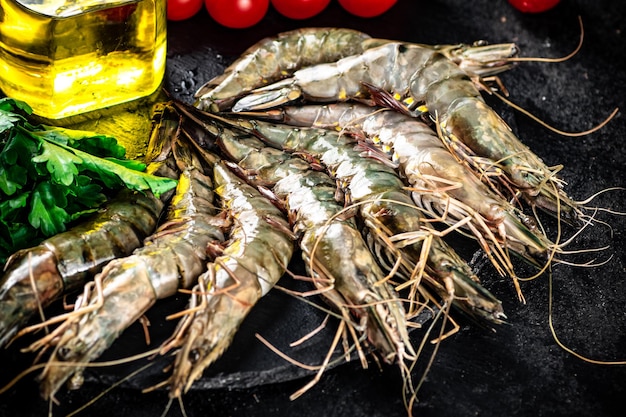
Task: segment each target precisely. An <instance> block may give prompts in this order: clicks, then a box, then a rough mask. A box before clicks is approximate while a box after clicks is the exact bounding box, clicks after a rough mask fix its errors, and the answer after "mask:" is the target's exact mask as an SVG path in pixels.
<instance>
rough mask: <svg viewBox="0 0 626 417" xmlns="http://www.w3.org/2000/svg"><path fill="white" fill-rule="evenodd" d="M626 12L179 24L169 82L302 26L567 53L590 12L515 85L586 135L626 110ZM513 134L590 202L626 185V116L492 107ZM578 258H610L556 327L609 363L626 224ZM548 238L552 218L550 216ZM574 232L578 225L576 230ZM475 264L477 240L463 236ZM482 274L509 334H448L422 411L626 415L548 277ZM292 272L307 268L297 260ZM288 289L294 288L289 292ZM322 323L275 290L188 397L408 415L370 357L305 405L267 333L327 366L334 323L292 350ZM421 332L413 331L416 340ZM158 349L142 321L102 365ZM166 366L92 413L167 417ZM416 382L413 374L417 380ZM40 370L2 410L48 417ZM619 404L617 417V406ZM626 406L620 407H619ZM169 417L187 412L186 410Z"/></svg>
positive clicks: (615, 369) (414, 12)
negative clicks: (517, 281)
mask: <svg viewBox="0 0 626 417" xmlns="http://www.w3.org/2000/svg"><path fill="white" fill-rule="evenodd" d="M625 11H626V3H624V2H616V1H609V0H602V1H594V2H589V1H584V0H578V1H574V0H570V1H568V0H563V1H561V4H560V5H559V6H557V7H556V8H555V9H553V10H551V11H549V12H547V13H543V14H537V15H524V14H521V13H519V12H517V11H515V10H514V9H513V8H512V7H511V6H509V4H508V3H507V2H506V1H504V0H497V1H494V0H476V1H471V2H470V1H458V0H440V1H432V2H425V1H420V2H417V1H413V0H399V1H398V4H397V5H396V6H395V7H394V8H393V9H392V10H391V11H390V12H389V13H387V14H385V15H383V16H381V17H378V18H374V19H360V18H356V17H353V16H350V15H348V14H347V13H345V12H344V11H342V10H341V9H340V8H339V6H338V5H337V4H336V2H332V4H331V5H330V6H329V8H328V9H327V10H326V11H325V12H324V13H323V14H321V15H319V16H317V17H315V18H313V19H310V20H306V21H292V20H287V19H285V18H282V17H281V16H279V15H277V14H276V13H275V12H274V11H273V10H270V12H269V14H268V16H267V17H266V19H265V20H264V21H263V22H262V23H260V24H259V25H257V26H255V27H254V28H251V29H246V30H229V29H225V28H222V27H219V26H217V25H216V24H215V23H214V22H213V21H212V20H211V19H210V18H209V17H208V15H207V14H206V13H205V12H204V11H203V12H201V13H200V14H199V15H198V16H196V17H195V18H193V19H191V20H189V21H185V22H178V23H170V24H169V28H168V29H169V53H168V74H167V79H166V81H165V87H166V88H167V89H168V90H169V91H170V92H172V94H173V95H175V96H176V97H177V98H180V99H182V100H184V101H187V102H191V101H192V98H191V97H192V94H193V92H194V91H195V90H196V89H197V88H198V87H199V86H200V85H201V84H202V83H204V82H205V81H207V80H208V79H210V78H211V77H213V76H215V75H217V74H219V73H221V72H222V70H223V69H224V68H225V66H226V65H228V64H229V63H230V62H231V61H232V60H233V59H234V58H235V57H237V56H238V54H240V53H241V52H242V51H243V50H244V49H245V48H247V47H248V46H250V45H251V44H253V43H254V42H256V41H257V40H259V39H261V38H262V37H265V36H270V35H273V34H275V33H277V32H281V31H284V30H289V29H293V28H296V27H302V26H344V27H351V28H356V29H360V30H363V31H365V32H368V33H370V34H371V35H373V36H377V37H385V38H391V39H400V40H406V41H416V42H421V43H431V44H432V43H457V42H471V41H474V40H479V39H484V40H487V41H489V42H491V43H496V42H509V41H514V42H516V43H517V44H518V45H519V47H520V49H521V52H522V55H524V56H563V55H566V54H567V53H569V52H570V51H572V50H573V49H574V47H575V46H576V44H577V42H578V36H579V28H578V20H577V18H578V16H580V17H581V18H582V20H583V23H584V26H585V41H584V45H583V48H582V50H581V51H580V52H579V53H578V55H576V56H575V57H574V58H572V59H571V60H569V61H567V62H564V63H559V64H547V63H523V64H520V65H519V66H518V67H517V68H515V69H514V70H512V71H510V72H508V73H505V74H503V75H502V77H501V78H502V80H503V81H504V83H505V85H506V86H507V88H508V89H509V92H510V98H511V99H512V100H513V101H515V102H516V103H517V104H519V105H521V106H522V107H524V108H526V109H527V110H529V111H530V112H532V113H534V114H536V115H538V116H539V117H541V118H542V119H543V120H545V121H547V122H548V123H550V124H552V125H554V126H557V127H559V128H562V129H564V130H569V131H581V130H585V129H589V128H590V127H592V126H594V125H595V124H597V123H598V122H600V121H601V120H603V119H604V118H605V117H606V116H607V115H608V114H609V113H610V112H611V111H612V110H613V109H614V108H615V107H620V108H626V106H625V104H626V103H625V102H624V101H625V100H624V97H625V96H626V67H625V66H624V64H623V60H624V56H625V52H626V43H625V42H624V33H623V32H624V30H625V29H626V28H625V26H626V20H625V19H624V18H625V17H626V13H625ZM490 103H491V104H493V105H494V107H496V108H497V109H498V111H499V112H500V114H501V115H502V116H503V117H504V118H505V120H506V121H507V122H508V123H509V124H510V125H511V127H512V128H513V130H514V131H515V132H517V133H518V135H519V136H520V137H521V138H522V139H523V140H524V141H525V143H526V144H527V145H528V146H530V147H531V149H533V150H534V151H535V152H536V153H537V154H538V155H540V156H541V157H542V158H544V160H545V161H546V162H547V163H548V164H549V165H557V164H562V165H563V166H564V168H563V171H562V176H563V178H564V179H565V180H566V181H567V182H568V190H569V192H570V193H571V194H572V195H573V196H574V197H575V198H577V199H584V198H586V197H588V196H590V195H592V194H594V193H596V192H598V191H600V190H603V189H605V188H608V187H626V178H625V172H626V170H625V169H624V168H625V161H626V150H624V147H623V143H622V140H623V138H624V136H625V135H626V124H625V123H624V117H623V114H621V113H620V114H618V116H617V117H616V118H615V119H614V120H612V121H611V122H610V123H609V124H608V125H607V126H606V127H605V128H603V129H602V130H601V131H599V132H597V133H594V134H592V135H589V136H585V137H582V138H567V137H562V136H559V135H556V134H553V133H551V132H549V131H547V130H546V129H545V128H543V127H541V126H539V125H538V124H537V123H535V122H533V121H531V120H530V119H528V118H527V117H525V116H523V115H521V114H520V113H518V112H516V111H514V110H512V109H510V108H508V107H506V106H504V105H502V104H501V103H498V102H495V101H493V100H490ZM625 196H626V193H625V192H623V191H613V192H609V193H606V194H603V195H601V196H600V197H598V198H597V199H596V200H595V202H596V203H597V204H598V205H600V206H604V207H611V208H613V209H615V210H621V211H626V198H625ZM598 218H599V219H600V220H602V221H603V222H607V223H608V224H610V225H611V227H609V226H607V225H604V224H602V223H600V222H598V223H597V224H596V225H594V226H593V227H589V228H587V229H586V230H585V231H584V232H583V233H582V234H581V235H580V236H578V237H577V238H576V240H575V241H574V243H572V244H571V245H570V248H571V249H581V248H598V247H605V246H606V247H607V248H606V249H605V250H603V251H601V252H597V253H595V254H581V255H578V256H572V257H571V259H572V260H573V261H575V262H585V261H588V260H591V259H596V260H597V262H601V261H604V260H607V262H606V263H605V264H603V265H601V266H597V267H593V268H585V267H575V266H568V265H558V266H556V267H555V268H554V271H553V274H552V284H553V288H552V290H553V317H552V318H553V325H554V328H555V330H556V332H557V335H558V337H559V339H560V341H561V342H563V343H564V344H565V345H567V347H568V348H570V349H573V350H574V351H575V352H578V353H579V354H581V355H585V356H587V357H590V358H594V359H597V360H606V361H611V360H624V359H626V348H625V347H626V314H625V313H624V302H625V301H626V295H625V294H626V280H625V272H626V259H625V249H624V246H625V238H624V233H625V232H626V217H624V216H619V215H607V214H605V213H598ZM546 221H547V225H548V227H549V228H550V231H551V232H554V231H555V226H554V224H553V223H552V222H551V221H550V220H549V219H547V220H546ZM565 233H566V234H571V230H568V229H565ZM454 244H455V246H456V247H457V248H458V250H459V252H460V253H461V254H463V256H465V257H467V259H471V258H472V256H473V255H474V253H475V251H476V248H475V246H474V245H473V244H472V243H471V242H469V241H465V240H460V239H455V240H454ZM475 266H476V268H477V269H478V271H479V274H480V275H481V277H482V278H483V280H484V282H485V286H486V287H488V288H489V289H490V290H491V291H492V292H494V293H495V294H496V295H497V296H498V297H499V298H500V299H502V301H503V305H504V308H505V311H506V313H507V315H508V317H509V320H508V324H507V325H504V326H500V327H499V328H498V329H497V332H490V331H486V330H482V329H476V328H473V327H471V326H464V327H463V329H462V330H461V331H460V332H459V333H457V334H456V335H454V336H452V337H451V338H449V339H448V340H446V341H445V342H444V343H443V344H442V345H441V347H440V349H439V352H438V356H437V357H436V360H435V362H434V364H433V366H432V369H431V371H430V373H429V374H428V377H427V379H426V381H425V383H424V384H423V386H422V388H421V390H420V392H419V400H420V401H419V403H418V404H417V405H416V406H415V407H414V415H419V416H422V417H427V416H438V417H443V416H470V415H477V416H482V417H496V416H503V415H508V416H565V415H567V416H581V417H587V416H589V417H591V416H594V417H602V416H605V417H608V416H618V415H621V413H622V412H623V410H624V406H626V367H624V366H609V365H596V364H590V363H586V362H584V361H582V360H580V359H578V358H576V357H574V356H573V355H572V354H570V353H568V352H566V351H564V350H563V349H562V348H560V347H559V346H558V345H557V343H556V342H555V340H554V338H553V337H552V335H551V333H550V327H549V321H548V300H549V280H548V276H547V275H544V276H542V277H540V278H538V279H535V280H533V281H530V282H524V283H522V288H523V291H524V294H525V296H526V304H521V303H519V302H518V300H517V298H516V296H515V293H514V291H513V288H512V285H511V283H510V282H509V280H507V279H503V278H500V277H498V276H496V275H495V274H494V273H493V270H492V269H491V268H490V267H489V266H488V265H484V264H480V263H477V264H476V265H475ZM293 268H294V269H295V270H296V271H298V270H299V269H300V270H301V268H302V265H301V264H300V263H298V262H294V265H293ZM283 283H285V282H283ZM185 300H186V299H185V297H184V296H179V297H175V298H173V299H170V300H164V301H163V302H160V303H159V304H158V305H157V306H156V307H155V308H154V309H153V310H151V311H150V312H149V314H148V317H149V319H150V321H151V323H152V326H151V332H152V337H153V341H154V342H158V341H159V340H163V338H165V337H167V336H168V335H169V332H171V330H172V328H173V325H174V323H172V322H164V320H163V317H164V316H165V315H167V314H169V313H171V312H173V311H177V310H178V309H181V308H183V307H184V305H185ZM322 318H323V314H322V313H320V312H319V311H317V310H315V309H313V308H311V307H308V306H307V305H306V304H304V303H302V302H300V301H298V300H295V299H293V298H291V297H289V296H286V295H284V294H283V293H280V292H277V291H274V292H272V293H271V294H270V295H269V296H268V297H267V298H266V299H264V300H262V302H261V303H260V304H259V305H258V306H257V307H256V308H255V309H254V311H253V314H252V315H251V316H250V317H249V319H248V320H247V321H246V322H245V324H244V327H243V329H242V331H241V332H240V333H239V334H238V336H237V338H236V340H235V343H234V345H233V347H232V348H231V349H230V350H229V351H228V352H227V353H226V354H225V355H224V357H223V358H222V359H221V360H219V361H218V362H217V363H216V364H215V365H214V366H213V367H212V368H211V369H209V370H208V371H207V372H206V374H205V375H204V376H203V378H202V379H201V380H200V381H198V383H197V384H196V386H195V388H194V389H193V390H192V391H191V392H190V393H188V394H187V395H186V396H184V397H183V402H184V406H185V410H186V412H187V415H189V416H206V415H212V416H266V415H276V413H280V414H281V415H298V416H301V417H306V416H322V415H324V416H345V415H352V416H371V417H375V416H390V415H392V416H400V415H404V414H405V409H404V406H403V403H402V395H401V392H402V382H401V378H400V373H399V371H398V370H397V369H396V368H394V367H383V368H382V369H380V368H379V367H378V365H377V364H376V363H375V362H373V361H371V362H370V367H369V369H367V370H364V369H361V366H360V364H359V363H358V361H353V362H350V363H347V364H342V365H340V366H337V367H335V368H333V369H331V370H329V371H328V372H327V373H326V374H325V375H324V377H323V378H322V379H321V381H320V382H319V383H318V384H317V385H316V386H315V387H314V388H313V389H311V390H310V391H309V392H308V393H307V394H305V395H304V396H302V397H301V398H299V399H298V400H296V401H293V402H292V401H290V400H289V395H290V394H291V393H292V392H294V391H295V390H297V389H298V388H300V387H301V386H302V385H304V384H305V383H306V382H308V380H309V379H310V373H308V372H305V371H303V370H301V369H299V368H297V367H295V366H293V365H289V364H287V363H286V362H285V361H284V360H282V359H280V358H279V357H278V356H276V355H275V354H273V353H272V352H270V351H269V350H268V349H267V348H266V347H265V346H263V345H262V344H261V343H260V342H259V341H258V340H257V339H256V338H255V336H254V335H255V333H259V334H261V335H262V336H263V337H265V338H266V339H268V340H270V341H271V342H272V343H274V344H275V345H276V346H277V347H279V348H281V349H283V350H284V351H286V352H288V353H289V354H290V355H292V356H294V357H296V358H298V359H300V360H302V361H305V362H308V363H319V362H320V361H321V358H322V357H321V355H322V354H323V353H324V352H325V349H326V347H327V346H328V344H329V341H330V337H331V336H330V335H331V334H332V328H328V329H327V330H326V331H325V333H323V334H322V335H321V336H318V337H316V338H315V339H313V340H312V341H311V342H309V343H308V344H307V345H305V346H302V347H300V348H299V349H290V348H289V347H288V344H289V342H291V341H293V340H295V339H297V338H298V337H300V336H301V335H303V334H304V333H306V331H307V330H308V329H313V328H314V327H316V326H317V324H319V322H320V321H321V319H322ZM419 336H420V333H419V332H418V331H415V332H413V337H414V338H415V340H416V341H418V340H419ZM18 347H19V345H18V346H14V347H11V348H10V349H8V350H6V351H5V352H2V354H1V356H0V360H2V363H3V371H2V372H1V376H2V381H3V382H4V381H7V380H9V379H10V378H11V377H12V376H14V375H16V374H17V373H18V372H19V371H20V370H22V369H24V368H26V367H27V366H28V365H29V363H30V362H29V361H30V360H31V359H32V358H31V357H29V356H25V355H22V354H21V353H19V351H18ZM145 350H146V346H145V342H144V341H143V333H142V331H141V329H140V327H139V326H137V325H136V326H133V327H131V328H130V329H128V331H127V332H126V333H124V335H123V337H122V338H121V339H120V340H119V341H118V342H117V343H116V344H115V345H114V346H113V347H112V348H111V349H110V351H108V352H107V353H106V354H105V356H104V357H103V359H115V358H120V357H124V356H127V355H130V354H133V353H138V352H142V351H145ZM145 363H147V361H138V362H136V363H132V364H128V365H124V366H119V367H114V368H105V369H100V368H96V369H93V370H90V371H88V372H87V373H86V383H85V385H84V387H83V388H82V389H81V390H78V391H74V392H65V391H63V392H61V393H59V394H58V396H57V399H58V400H59V402H60V405H58V406H54V407H53V414H54V415H59V416H61V415H66V414H67V413H68V412H70V411H72V410H75V409H76V408H78V407H79V406H80V405H82V404H84V403H85V402H87V401H89V400H90V399H92V398H94V397H95V396H96V395H98V394H100V393H101V392H102V391H103V390H105V389H106V388H107V387H109V386H110V385H111V384H113V383H114V382H115V381H118V380H120V379H121V378H123V377H124V376H126V375H128V374H129V373H130V372H132V370H134V369H138V368H139V367H141V366H143V365H144V364H145ZM166 364H167V361H160V362H157V363H156V364H155V365H154V366H153V367H152V368H150V369H149V370H147V371H145V372H143V373H141V374H139V375H138V376H137V377H135V378H133V379H130V380H128V381H126V382H124V383H122V384H121V386H119V387H117V388H115V389H113V390H111V391H110V392H108V393H106V395H104V396H103V397H102V398H101V399H100V400H99V401H98V402H96V403H95V404H94V405H92V406H91V407H90V408H88V410H87V411H86V412H85V413H84V415H91V416H105V415H111V414H112V413H114V414H115V415H119V416H134V417H141V416H158V415H161V413H162V412H163V411H164V410H165V408H166V405H167V402H168V398H167V394H166V393H165V392H164V391H156V392H152V393H142V392H141V389H142V388H145V387H148V386H150V385H151V384H153V383H155V382H158V381H160V380H162V379H163V378H164V375H163V374H162V373H161V369H162V368H163V366H165V365H166ZM417 374H418V373H417V372H416V375H417ZM33 380H34V375H33V374H30V375H28V376H26V378H25V379H24V380H23V381H22V382H21V383H19V384H18V385H17V386H16V387H15V388H13V389H11V390H10V391H9V392H7V393H5V394H3V395H1V396H0V415H2V416H11V415H22V416H41V415H45V413H46V412H47V407H48V405H47V404H46V403H45V402H43V401H42V400H40V399H39V398H38V395H37V387H36V384H35V383H34V381H33ZM615 410H617V411H615ZM619 410H622V411H619ZM168 415H170V416H178V415H181V412H180V409H179V406H178V404H174V405H172V408H171V410H170V411H169V414H168Z"/></svg>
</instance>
